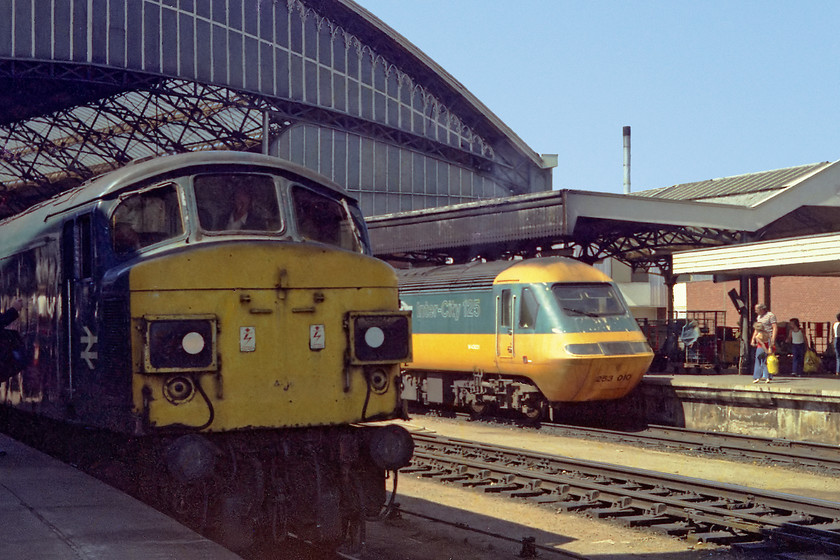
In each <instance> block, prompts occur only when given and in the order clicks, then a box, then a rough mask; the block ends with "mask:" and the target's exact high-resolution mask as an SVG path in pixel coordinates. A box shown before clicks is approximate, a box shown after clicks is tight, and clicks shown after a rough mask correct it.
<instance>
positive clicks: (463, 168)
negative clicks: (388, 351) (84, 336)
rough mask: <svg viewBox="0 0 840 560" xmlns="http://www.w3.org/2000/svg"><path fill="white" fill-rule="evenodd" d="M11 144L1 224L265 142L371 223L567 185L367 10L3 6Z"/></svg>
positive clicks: (3, 171)
mask: <svg viewBox="0 0 840 560" xmlns="http://www.w3.org/2000/svg"><path fill="white" fill-rule="evenodd" d="M0 131H2V138H0V217H2V216H6V215H9V214H12V213H15V212H19V211H21V210H23V209H24V208H26V207H28V206H30V205H32V204H33V203H35V202H37V201H39V200H42V199H44V198H47V197H49V196H50V195H53V194H56V193H57V192H60V191H62V190H65V189H67V188H71V187H72V186H74V185H75V184H78V183H79V182H80V181H83V180H85V179H87V178H89V177H91V176H94V175H97V174H99V173H101V172H102V171H104V170H109V169H113V168H115V167H119V166H121V165H125V164H126V163H128V162H130V161H132V160H134V159H137V158H144V157H148V156H151V155H161V154H165V153H181V152H187V151H197V150H207V149H226V150H238V151H260V150H261V149H264V148H263V141H264V140H265V141H266V142H265V144H266V145H267V146H268V148H267V149H268V150H270V153H271V154H272V155H278V156H280V157H283V158H285V159H289V160H291V161H293V162H295V163H299V164H301V165H304V166H306V167H309V168H311V169H313V170H315V171H317V172H319V173H321V174H323V175H326V176H328V177H330V178H332V179H333V180H335V181H336V182H337V183H339V184H342V185H345V186H346V187H347V188H348V190H350V191H356V192H358V193H360V194H361V196H360V198H361V200H362V202H363V205H366V206H367V208H366V213H367V214H369V215H370V214H376V213H384V212H389V211H395V210H404V209H414V208H422V207H426V206H434V205H438V204H446V203H452V202H458V201H461V200H460V199H458V197H461V196H464V197H465V198H463V199H464V200H469V199H474V200H478V199H482V198H490V197H494V196H503V195H505V194H521V193H527V192H536V191H541V190H548V189H550V188H551V176H550V170H549V169H547V168H546V167H545V166H544V165H543V161H542V158H541V157H540V156H539V155H538V154H536V153H535V152H534V151H533V150H531V149H530V148H529V147H528V146H527V145H526V144H525V143H524V142H523V141H522V140H521V139H520V138H519V137H518V136H516V134H514V133H513V131H512V130H510V128H509V127H507V126H506V125H505V124H504V123H503V122H502V121H501V120H500V119H498V118H497V117H496V116H495V115H493V114H492V113H491V112H490V111H489V110H488V109H487V107H485V106H484V105H483V104H481V102H480V101H479V100H478V99H476V98H475V96H473V95H472V94H471V93H470V92H469V91H467V90H466V88H464V87H463V85H461V84H460V83H459V82H458V81H457V80H455V79H454V78H453V77H452V76H451V75H449V74H448V73H446V72H445V71H444V70H443V69H442V68H441V67H440V66H439V65H437V64H436V63H435V62H434V61H432V60H431V59H430V58H429V57H428V56H426V55H425V54H424V53H422V52H421V51H420V50H419V49H417V48H416V47H415V46H414V45H412V44H411V43H410V42H408V41H407V40H406V39H404V38H403V37H401V36H400V35H399V34H397V33H396V32H395V31H393V30H392V29H390V28H389V27H388V26H387V25H385V24H384V23H383V22H382V21H380V20H379V19H377V18H376V17H375V16H373V15H372V14H370V13H369V12H367V11H366V10H364V9H363V8H361V7H360V6H359V5H357V4H355V3H354V2H352V1H351V0H285V1H282V2H262V1H259V2H258V1H251V0H230V1H228V2H215V1H214V2H209V1H200V2H173V1H170V0H128V1H126V0H97V1H94V2H80V1H73V0H54V1H51V2H32V1H31V0H8V1H6V2H0ZM421 185H431V187H430V190H429V191H428V192H427V191H426V190H424V188H425V187H423V188H421ZM455 193H457V194H455ZM461 193H467V194H466V195H462V194H461ZM453 197H454V198H453Z"/></svg>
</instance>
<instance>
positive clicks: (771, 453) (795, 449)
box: [542, 423, 840, 472]
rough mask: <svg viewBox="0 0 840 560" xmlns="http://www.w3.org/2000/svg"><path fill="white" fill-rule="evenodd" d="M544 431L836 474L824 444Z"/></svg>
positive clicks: (715, 435)
mask: <svg viewBox="0 0 840 560" xmlns="http://www.w3.org/2000/svg"><path fill="white" fill-rule="evenodd" d="M542 427H543V428H545V429H546V431H548V432H552V433H557V432H561V433H562V434H563V435H568V436H571V437H578V438H580V437H597V438H599V439H606V440H609V441H615V442H618V443H629V444H635V443H638V444H643V445H652V446H657V447H668V448H678V449H685V450H689V451H697V452H700V453H708V454H718V455H727V456H736V457H742V458H749V459H759V460H762V461H766V462H771V463H777V464H784V465H793V466H804V467H811V468H815V469H819V470H824V471H838V472H840V446H838V445H831V444H826V443H818V442H809V441H799V440H788V439H782V438H764V437H756V436H750V435H743V434H731V433H724V432H704V431H699V430H690V429H687V428H675V427H671V426H656V425H651V426H647V428H646V430H645V431H644V432H627V431H619V430H606V429H601V428H589V427H581V426H572V425H568V424H553V423H544V424H542Z"/></svg>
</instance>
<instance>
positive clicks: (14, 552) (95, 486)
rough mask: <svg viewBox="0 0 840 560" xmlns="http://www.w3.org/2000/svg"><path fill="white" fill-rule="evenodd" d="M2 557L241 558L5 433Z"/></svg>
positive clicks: (0, 474)
mask: <svg viewBox="0 0 840 560" xmlns="http://www.w3.org/2000/svg"><path fill="white" fill-rule="evenodd" d="M0 450H2V451H5V455H2V456H0V558H4V559H6V558H8V559H9V560H12V559H14V560H30V559H31V560H99V559H101V560H126V559H128V560H130V559H143V560H158V559H160V560H163V559H167V560H193V559H195V560H237V559H239V560H241V559H240V557H239V556H237V555H236V554H234V553H232V552H230V551H229V550H227V549H225V548H223V547H222V546H220V545H218V544H216V543H214V542H212V541H209V540H207V539H205V538H204V537H202V536H201V535H198V534H197V533H195V532H193V531H192V530H190V529H187V528H186V527H184V526H183V525H180V524H179V523H177V522H176V521H174V520H172V519H170V518H169V517H167V516H165V515H164V514H162V513H160V512H158V511H157V510H155V509H153V508H151V507H149V506H146V505H145V504H143V503H141V502H139V501H137V500H135V499H134V498H132V497H130V496H128V495H126V494H123V493H122V492H120V491H119V490H116V489H114V488H112V487H110V486H108V485H106V484H104V483H102V482H100V481H98V480H96V479H95V478H93V477H91V476H88V475H86V474H84V473H83V472H81V471H79V470H76V469H75V468H73V467H72V466H69V465H65V464H63V463H61V462H59V461H57V460H55V459H52V458H51V457H49V456H47V455H45V454H43V453H40V452H39V451H36V450H34V449H32V448H29V447H27V446H25V445H24V444H22V443H20V442H18V441H15V440H13V439H11V438H9V437H6V436H4V435H2V434H0Z"/></svg>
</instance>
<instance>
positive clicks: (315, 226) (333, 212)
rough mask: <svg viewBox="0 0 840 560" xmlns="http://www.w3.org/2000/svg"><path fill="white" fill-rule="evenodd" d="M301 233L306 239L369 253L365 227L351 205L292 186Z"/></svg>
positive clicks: (298, 227)
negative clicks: (366, 247)
mask: <svg viewBox="0 0 840 560" xmlns="http://www.w3.org/2000/svg"><path fill="white" fill-rule="evenodd" d="M292 200H293V202H294V208H295V218H296V220H297V221H296V225H297V230H298V233H299V234H300V235H301V237H303V238H304V239H307V240H310V241H317V242H319V243H327V244H329V245H334V246H336V247H341V248H342V249H347V250H348V251H355V252H365V251H364V249H365V242H364V239H363V238H362V235H363V233H362V232H363V231H364V230H363V228H362V226H361V225H360V223H361V222H360V221H359V219H357V217H356V216H354V215H353V213H352V211H351V210H350V206H349V205H347V204H342V203H341V202H339V201H337V200H334V199H331V198H327V197H325V196H322V195H320V194H318V193H315V192H313V191H311V190H309V189H306V188H303V187H297V186H296V187H294V188H293V189H292Z"/></svg>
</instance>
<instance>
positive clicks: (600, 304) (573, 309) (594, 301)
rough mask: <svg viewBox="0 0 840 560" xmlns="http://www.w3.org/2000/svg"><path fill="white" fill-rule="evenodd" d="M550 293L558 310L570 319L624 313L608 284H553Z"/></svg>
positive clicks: (616, 296) (622, 306)
mask: <svg viewBox="0 0 840 560" xmlns="http://www.w3.org/2000/svg"><path fill="white" fill-rule="evenodd" d="M551 291H552V292H553V293H554V297H555V299H556V300H557V303H558V304H559V305H560V309H562V310H563V312H564V313H565V314H566V315H569V316H572V317H605V316H610V315H623V314H624V313H626V310H625V308H624V305H623V304H622V303H621V300H620V299H619V297H618V295H617V294H616V293H615V290H614V289H613V287H612V286H610V285H609V284H555V285H554V286H553V287H552V288H551Z"/></svg>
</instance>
